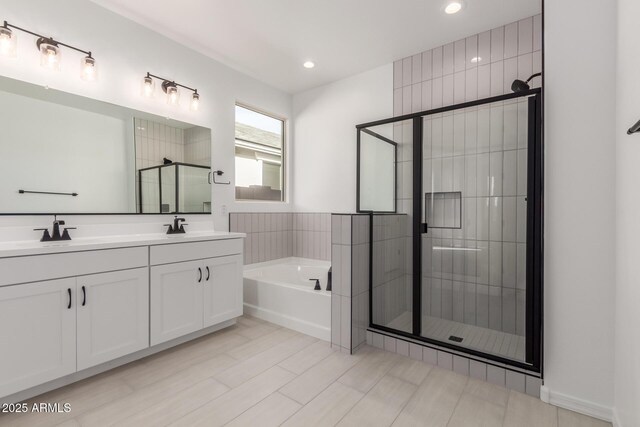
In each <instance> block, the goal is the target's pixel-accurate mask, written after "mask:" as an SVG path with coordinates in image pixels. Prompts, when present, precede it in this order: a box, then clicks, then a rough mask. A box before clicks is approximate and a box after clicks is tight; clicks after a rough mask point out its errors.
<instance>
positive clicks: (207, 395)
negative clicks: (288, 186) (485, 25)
mask: <svg viewBox="0 0 640 427" xmlns="http://www.w3.org/2000/svg"><path fill="white" fill-rule="evenodd" d="M31 401H33V402H69V403H71V407H72V411H71V412H70V413H68V414H38V413H34V414H26V415H24V414H10V415H6V414H4V415H0V426H29V427H33V426H63V427H73V426H91V427H93V426H111V425H117V426H123V425H126V426H129V425H130V426H138V427H139V426H190V427H191V426H200V425H203V426H222V425H228V426H260V427H268V426H279V425H283V426H287V427H292V426H305V427H307V426H334V425H338V426H449V427H455V426H464V427H468V426H505V427H510V426H553V427H573V426H584V427H605V426H610V425H611V424H609V423H605V422H602V421H599V420H595V419H593V418H589V417H586V416H583V415H580V414H576V413H574V412H570V411H566V410H564V409H559V408H556V407H554V406H551V405H547V404H545V403H543V402H541V401H540V400H538V399H535V398H533V397H530V396H527V395H524V394H521V393H518V392H514V391H509V390H507V389H505V388H502V387H498V386H495V385H491V384H489V383H485V382H481V381H477V380H474V379H472V378H468V377H465V376H461V375H458V374H456V373H454V372H451V371H446V370H442V369H440V368H437V367H434V366H431V365H428V364H426V363H423V362H421V361H415V360H413V359H409V358H407V357H403V356H399V355H397V354H393V353H388V352H384V351H381V350H377V349H374V348H371V347H368V346H365V347H364V348H363V349H362V350H360V351H359V352H358V353H357V354H355V355H352V356H350V355H347V354H343V353H341V352H338V351H334V350H332V349H331V348H330V347H329V344H328V343H325V342H322V341H318V340H316V339H315V338H311V337H309V336H306V335H303V334H299V333H297V332H293V331H291V330H288V329H284V328H280V327H278V326H276V325H273V324H270V323H267V322H263V321H261V320H257V319H254V318H250V317H242V318H240V319H239V320H238V324H237V325H235V326H233V327H230V328H227V329H225V330H223V331H219V332H217V333H215V334H211V335H209V336H206V337H203V338H200V339H198V340H196V341H192V342H190V343H186V344H183V345H181V346H179V347H176V348H173V349H170V350H167V351H164V352H162V353H159V354H156V355H154V356H151V357H149V358H146V359H143V360H140V361H137V362H134V363H130V364H128V365H125V366H122V367H119V368H116V369H114V370H112V371H109V372H105V373H103V374H100V375H98V376H96V377H93V378H89V379H87V380H84V381H82V382H79V383H76V384H72V385H70V386H67V387H64V388H61V389H59V390H55V391H52V392H50V393H47V394H44V395H42V396H38V397H36V398H34V399H32V400H31Z"/></svg>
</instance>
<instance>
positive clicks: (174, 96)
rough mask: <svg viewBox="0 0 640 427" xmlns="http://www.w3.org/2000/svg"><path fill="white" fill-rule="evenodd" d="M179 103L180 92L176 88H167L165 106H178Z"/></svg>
mask: <svg viewBox="0 0 640 427" xmlns="http://www.w3.org/2000/svg"><path fill="white" fill-rule="evenodd" d="M179 102H180V92H179V91H178V87H177V86H167V104H169V105H178V103H179Z"/></svg>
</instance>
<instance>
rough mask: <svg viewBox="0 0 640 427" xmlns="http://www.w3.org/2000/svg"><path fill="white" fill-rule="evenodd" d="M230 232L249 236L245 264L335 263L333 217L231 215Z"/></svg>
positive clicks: (269, 214) (300, 214)
mask: <svg viewBox="0 0 640 427" xmlns="http://www.w3.org/2000/svg"><path fill="white" fill-rule="evenodd" d="M229 230H230V231H235V232H239V233H246V234H247V237H246V238H245V251H244V263H245V265H246V264H254V263H256V262H264V261H271V260H274V259H280V258H288V257H301V258H311V259H321V260H325V261H329V260H331V214H329V213H297V212H277V213H265V212H251V213H236V212H232V213H230V214H229Z"/></svg>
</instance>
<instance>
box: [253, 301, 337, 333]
mask: <svg viewBox="0 0 640 427" xmlns="http://www.w3.org/2000/svg"><path fill="white" fill-rule="evenodd" d="M244 314H248V315H250V316H253V317H257V318H258V319H262V320H266V321H267V322H271V323H275V324H276V325H279V326H284V327H285V328H288V329H293V330H294V331H296V332H301V333H303V334H306V335H310V336H312V337H314V338H318V339H321V340H323V341H329V342H331V329H330V328H324V327H322V326H319V325H316V324H314V323H309V322H306V321H304V320H300V319H296V318H294V317H290V316H286V315H284V314H281V313H276V312H275V311H271V310H267V309H264V308H261V307H256V306H255V305H252V304H248V303H246V302H245V303H244Z"/></svg>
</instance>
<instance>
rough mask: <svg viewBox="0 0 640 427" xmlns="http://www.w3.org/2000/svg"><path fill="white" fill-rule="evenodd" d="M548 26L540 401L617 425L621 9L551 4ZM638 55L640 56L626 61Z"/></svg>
mask: <svg viewBox="0 0 640 427" xmlns="http://www.w3.org/2000/svg"><path fill="white" fill-rule="evenodd" d="M633 1H634V0H630V1H629V2H628V3H629V4H631V2H633ZM544 19H545V23H544V26H545V29H544V35H545V39H544V43H545V47H544V49H545V82H544V85H545V97H546V98H545V145H546V153H545V155H546V159H545V168H546V182H545V207H544V208H545V284H544V292H545V301H544V302H545V306H544V309H545V315H544V321H545V326H544V334H545V340H544V341H545V342H544V345H545V348H544V351H545V355H544V363H545V365H544V369H545V387H546V390H543V391H548V392H549V397H550V400H551V402H552V403H556V404H560V405H563V406H573V407H575V408H577V409H580V405H583V406H584V408H582V409H583V411H586V412H589V411H590V412H592V413H594V414H599V415H601V416H610V415H611V407H612V406H613V365H614V360H613V345H614V340H613V335H614V334H613V319H614V303H615V301H614V299H615V221H616V215H615V189H614V186H615V151H614V150H615V146H614V140H615V134H614V124H615V32H616V27H615V26H616V12H615V6H614V5H613V2H608V1H601V0H588V1H585V0H563V1H546V2H545V18H544ZM630 22H631V21H630ZM630 25H632V24H630ZM633 52H635V46H634V49H631V50H629V51H628V53H629V54H631V55H633ZM638 118H640V117H638ZM636 149H637V148H636ZM627 181H628V182H629V185H632V182H631V181H629V180H627ZM636 218H637V215H636ZM636 227H637V226H636ZM629 231H630V230H629ZM636 240H637V238H636ZM634 262H636V263H637V260H634ZM636 340H637V338H636ZM636 363H637V362H636ZM636 366H637V365H636ZM567 399H568V400H567ZM636 403H637V399H636ZM634 425H635V424H634Z"/></svg>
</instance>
